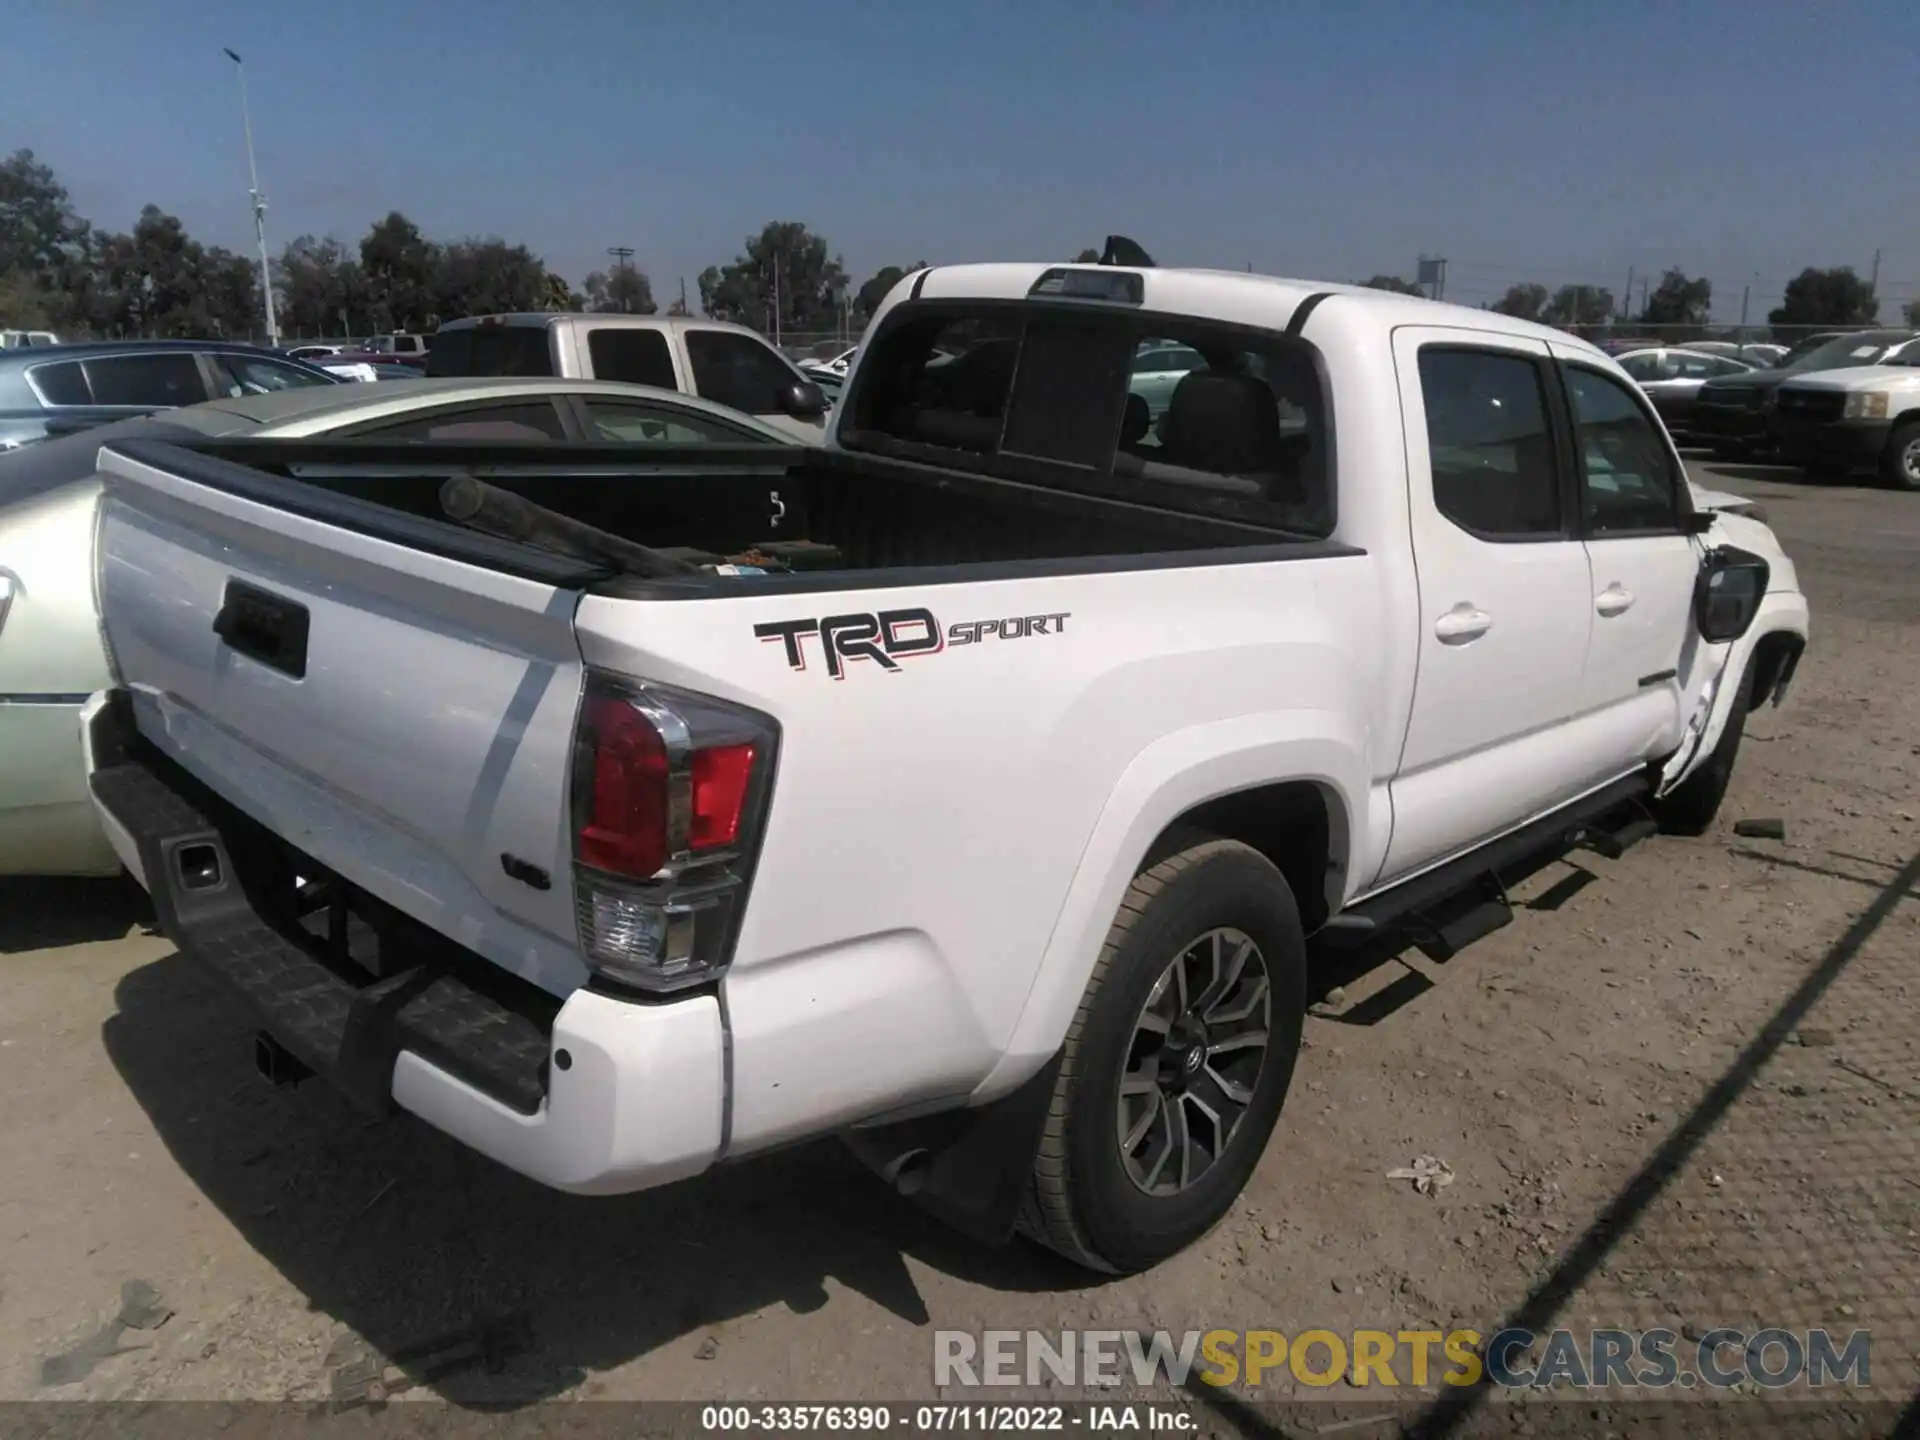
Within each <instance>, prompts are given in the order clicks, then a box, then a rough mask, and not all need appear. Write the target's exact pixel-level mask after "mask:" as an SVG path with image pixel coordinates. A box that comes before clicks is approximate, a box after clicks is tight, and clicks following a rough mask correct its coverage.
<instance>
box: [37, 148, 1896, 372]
mask: <svg viewBox="0 0 1920 1440" xmlns="http://www.w3.org/2000/svg"><path fill="white" fill-rule="evenodd" d="M1073 258H1074V260H1075V261H1076V262H1077V263H1083V264H1085V263H1091V262H1094V261H1097V260H1098V259H1099V258H1100V252H1099V251H1098V250H1093V249H1086V250H1082V251H1080V252H1079V253H1078V254H1077V255H1075V256H1074V257H1073ZM925 264H926V262H925V261H924V260H922V261H918V262H916V263H915V264H913V265H885V266H882V267H881V268H880V269H879V270H878V271H877V272H876V273H875V274H873V275H872V276H871V277H869V278H868V279H867V280H866V281H864V282H863V283H861V284H859V285H855V284H854V283H853V281H852V278H851V277H850V276H849V275H848V273H847V269H846V265H845V262H844V260H843V259H842V257H841V256H840V255H838V254H837V253H835V252H834V251H833V248H832V247H831V246H830V245H829V244H828V243H827V241H826V240H825V238H823V237H822V236H820V235H817V234H814V233H813V232H812V231H811V230H810V229H809V228H808V227H807V226H806V225H805V224H803V223H801V222H799V221H797V220H775V221H770V222H768V223H767V224H766V225H765V226H763V227H762V228H761V230H760V232H759V233H758V234H757V235H750V236H748V237H746V239H745V240H744V241H743V242H742V245H741V250H740V253H739V254H738V255H736V256H735V257H734V258H733V259H732V260H731V261H729V262H728V263H726V264H724V265H709V266H708V267H707V268H706V269H704V270H703V271H701V272H700V275H699V277H698V282H697V283H698V303H699V306H700V309H701V310H702V312H704V313H705V314H707V315H709V316H712V317H713V318H715V319H720V320H735V321H739V322H740V323H742V324H746V325H751V326H753V327H755V328H756V329H759V330H763V331H766V332H769V333H774V332H778V333H782V334H787V335H802V334H812V335H825V334H848V335H852V334H857V333H858V331H859V329H860V327H862V326H863V325H864V324H865V323H866V321H867V319H868V317H870V316H871V315H872V314H873V312H874V311H875V310H876V309H877V308H878V307H879V305H880V302H881V301H882V300H884V299H885V298H886V295H887V292H888V291H889V290H891V289H892V288H893V286H894V285H895V284H897V283H898V282H899V281H900V279H901V278H902V277H903V276H905V275H908V274H910V273H912V272H913V271H914V270H916V269H919V268H922V267H924V266H925ZM272 275H273V287H274V302H275V308H276V311H277V313H278V318H279V322H280V329H281V332H282V333H283V334H285V335H289V336H321V335H365V334H377V333H380V332H382V331H388V330H430V329H432V328H433V327H434V326H435V325H437V324H439V323H440V322H442V321H445V320H452V319H457V318H459V317H461V316H464V315H488V314H499V313H502V312H506V311H515V310H594V311H626V312H629V313H632V314H638V315H651V314H654V313H656V312H657V311H658V309H659V306H658V304H657V302H656V300H655V298H654V293H653V282H652V280H651V278H650V277H649V276H648V275H647V273H646V272H645V271H644V270H641V269H639V268H637V267H635V266H632V265H630V264H615V265H612V266H609V267H608V268H607V269H604V270H594V271H592V272H591V273H589V274H588V275H586V276H585V277H583V278H582V280H581V282H580V284H579V285H578V286H575V285H573V284H572V283H570V282H569V281H568V280H567V279H566V278H565V277H564V276H562V275H560V274H559V273H557V272H556V271H553V270H550V269H549V268H548V267H547V265H546V262H545V261H544V260H542V259H541V257H540V256H538V255H536V254H534V253H533V252H532V251H531V250H529V249H528V248H527V247H526V246H525V245H516V244H510V243H508V242H507V241H506V240H504V239H502V238H500V237H499V236H468V237H466V238H464V239H457V240H446V241H440V240H433V239H430V238H429V237H427V236H426V235H424V234H422V233H421V230H420V227H419V226H418V225H416V224H415V223H414V222H413V221H412V220H410V219H409V218H408V217H407V216H405V215H403V214H402V213H400V212H399V211H397V210H395V211H392V212H389V213H388V214H387V215H386V216H385V217H384V218H382V219H380V220H377V221H375V222H374V223H373V225H372V226H370V227H369V228H368V230H367V232H366V234H365V235H363V236H362V237H361V238H360V240H359V241H358V242H357V243H352V244H350V243H348V242H346V241H343V240H341V239H339V238H337V237H335V236H330V235H329V236H314V235H302V236H300V237H298V238H297V239H295V240H293V241H291V242H289V243H288V244H286V245H285V246H283V247H282V249H281V251H280V253H279V256H278V257H277V258H276V259H275V260H274V262H273V265H272ZM1363 283H1364V284H1366V285H1368V286H1370V287H1372V288H1374V289H1381V290H1395V291H1401V292H1405V293H1407V294H1419V293H1421V292H1420V289H1419V287H1418V286H1416V285H1414V284H1412V283H1410V282H1409V281H1406V280H1403V279H1401V278H1400V277H1398V276H1394V275H1375V276H1373V277H1372V278H1371V279H1369V280H1367V281H1365V282H1363ZM682 289H683V291H684V287H682ZM1712 301H1713V286H1712V283H1711V282H1710V281H1708V280H1706V279H1704V278H1696V277H1690V276H1688V275H1686V274H1685V273H1683V272H1682V271H1680V270H1668V271H1667V272H1666V274H1665V275H1663V276H1662V277H1661V279H1660V282H1659V284H1658V286H1657V287H1649V289H1648V290H1647V292H1646V294H1645V297H1644V303H1643V304H1642V305H1641V307H1640V310H1639V313H1638V314H1637V315H1633V314H1631V313H1629V307H1627V306H1622V305H1620V304H1618V303H1616V301H1615V298H1614V295H1613V292H1612V291H1611V290H1610V289H1608V288H1606V287H1605V286H1598V285H1562V286H1560V287H1558V288H1557V289H1555V290H1551V291H1550V290H1549V289H1548V288H1547V287H1546V286H1545V285H1541V284H1534V283H1527V284H1519V285H1514V286H1512V287H1510V288H1509V289H1508V290H1507V292H1506V294H1504V295H1503V296H1501V297H1500V298H1499V299H1498V300H1495V301H1493V302H1491V303H1490V304H1488V305H1487V306H1485V307H1484V308H1486V309H1489V310H1494V311H1498V312H1499V313H1501V314H1503V315H1514V316H1518V317H1520V318H1522V319H1527V320H1538V321H1541V322H1543V323H1545V324H1548V325H1556V326H1560V327H1562V328H1564V329H1569V330H1575V331H1579V332H1581V333H1592V332H1597V331H1599V330H1603V329H1607V328H1610V327H1617V326H1620V325H1623V324H1638V325H1647V326H1661V327H1665V328H1664V329H1663V333H1667V334H1673V333H1676V332H1683V331H1684V330H1686V329H1689V328H1692V329H1705V328H1706V325H1707V317H1708V315H1709V313H1710V311H1711V308H1712ZM688 308H689V302H687V301H683V300H682V299H680V298H677V297H676V298H675V299H674V300H673V301H672V303H671V304H670V305H669V306H668V307H667V313H668V314H679V313H686V310H687V309H688ZM1879 311H1880V302H1879V300H1878V298H1877V297H1876V296H1875V295H1874V293H1873V288H1872V286H1871V285H1870V284H1869V283H1868V282H1867V281H1865V280H1862V279H1861V278H1860V277H1859V276H1858V275H1856V274H1855V273H1854V271H1853V270H1852V268H1851V267H1848V266H1841V267H1838V268H1836V269H1827V270H1821V269H1816V268H1813V267H1809V268H1807V269H1805V270H1803V271H1801V272H1800V274H1799V275H1798V276H1796V277H1795V278H1794V279H1793V280H1791V281H1789V282H1788V284H1787V287H1786V293H1785V295H1784V297H1783V300H1782V303H1781V304H1780V305H1779V306H1777V307H1776V308H1774V309H1773V310H1771V311H1769V312H1768V315H1767V320H1768V322H1769V323H1770V324H1772V325H1774V326H1776V327H1779V328H1780V330H1781V332H1782V333H1783V334H1788V333H1791V332H1793V331H1795V330H1802V329H1805V328H1806V327H1810V326H1845V325H1870V324H1872V323H1874V322H1875V321H1876V320H1877V319H1878V318H1879ZM1905 311H1906V319H1907V321H1908V323H1910V324H1913V325H1916V326H1920V301H1914V302H1912V303H1910V304H1908V305H1907V306H1906V307H1905ZM263 318H264V317H263V315H262V311H261V306H260V288H259V270H258V268H257V265H256V262H255V260H254V259H253V257H251V256H248V255H242V254H239V253H236V252H234V251H232V250H228V249H225V248H224V247H222V246H219V245H206V244H203V243H201V242H200V241H198V240H196V239H194V238H193V237H192V236H191V235H189V234H188V233H187V230H186V227H185V226H184V225H183V224H182V223H181V221H180V219H179V217H178V216H176V215H170V214H168V213H167V212H166V211H164V210H162V209H160V207H158V206H157V205H148V206H146V207H145V208H144V209H142V210H141V212H140V215H139V218H138V219H137V220H136V221H135V222H134V225H133V228H132V229H131V230H129V231H126V232H124V233H122V232H116V231H110V230H104V229H101V228H99V227H98V226H95V225H94V224H92V223H91V222H90V221H88V220H86V219H84V218H83V217H81V216H80V215H78V214H77V213H76V212H75V210H74V207H73V204H72V200H71V198H70V197H69V195H68V192H67V189H66V187H65V186H64V185H62V184H61V183H60V180H59V177H58V176H57V175H55V173H54V172H53V170H52V169H51V168H50V167H49V166H47V165H45V164H44V163H42V162H41V161H40V160H38V159H37V158H36V157H35V156H34V154H33V152H32V151H31V150H19V151H16V152H14V154H12V155H11V156H9V157H7V158H6V159H5V160H4V161H0V324H4V325H5V326H7V327H8V328H13V329H52V330H55V331H58V332H59V333H61V334H63V335H67V334H71V335H95V336H122V335H141V336H180V337H193V336H219V337H235V338H237V337H244V336H250V335H257V334H260V333H262V331H263V330H264V323H263Z"/></svg>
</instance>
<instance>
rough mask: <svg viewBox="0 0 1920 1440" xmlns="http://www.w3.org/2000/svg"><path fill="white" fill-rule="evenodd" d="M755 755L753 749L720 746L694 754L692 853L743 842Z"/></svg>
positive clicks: (689, 840) (689, 835)
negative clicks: (741, 840) (742, 832)
mask: <svg viewBox="0 0 1920 1440" xmlns="http://www.w3.org/2000/svg"><path fill="white" fill-rule="evenodd" d="M753 755H754V747H753V746H751V745H716V746H714V747H713V748H712V749H710V750H696V751H695V752H694V754H693V804H692V806H691V807H690V808H691V810H692V814H691V815H690V816H689V818H688V822H687V848H688V849H690V850H712V849H716V848H718V847H720V846H724V845H731V844H733V843H734V842H735V841H736V840H738V839H739V838H740V817H741V815H742V813H744V812H745V810H746V808H747V784H748V782H749V781H750V780H752V779H753Z"/></svg>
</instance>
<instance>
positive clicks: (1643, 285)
mask: <svg viewBox="0 0 1920 1440" xmlns="http://www.w3.org/2000/svg"><path fill="white" fill-rule="evenodd" d="M1640 313H1641V314H1642V315H1644V314H1646V313H1647V282H1646V281H1645V280H1642V281H1641V282H1640Z"/></svg>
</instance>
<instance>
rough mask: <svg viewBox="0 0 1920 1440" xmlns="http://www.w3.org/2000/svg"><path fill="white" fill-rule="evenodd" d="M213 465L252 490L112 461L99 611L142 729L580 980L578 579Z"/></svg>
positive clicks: (343, 858)
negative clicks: (405, 538)
mask: <svg viewBox="0 0 1920 1440" xmlns="http://www.w3.org/2000/svg"><path fill="white" fill-rule="evenodd" d="M197 458H198V463H199V466H200V467H207V466H213V467H219V468H220V469H224V470H227V471H232V472H234V477H235V483H233V484H226V483H220V477H219V475H218V474H217V473H214V472H206V471H204V469H196V470H195V472H194V473H195V475H196V476H197V477H198V478H188V476H186V475H184V474H182V473H177V472H176V470H175V469H174V468H172V467H167V468H162V467H160V466H157V465H154V464H150V463H147V462H146V461H145V460H144V459H135V458H132V457H130V456H128V455H126V454H121V453H117V452H116V451H115V450H114V449H112V448H110V447H109V448H105V449H103V450H102V452H101V457H100V470H101V474H102V478H103V480H104V482H105V486H106V492H105V497H104V501H103V504H102V507H101V519H100V531H99V538H98V557H97V563H98V575H99V599H100V610H101V616H102V623H103V626H104V629H105V633H106V638H107V642H108V646H109V651H110V656H111V659H112V662H113V667H114V670H115V672H116V674H117V675H118V677H119V679H120V682H121V683H122V684H123V685H124V686H125V687H126V688H127V689H128V690H129V691H130V692H131V695H132V698H133V706H134V712H135V717H136V720H137V723H138V726H139V729H140V731H141V733H142V734H143V735H144V736H145V737H146V738H147V739H148V740H149V741H151V742H152V743H153V744H154V745H156V746H157V747H158V748H159V749H160V750H161V751H162V752H163V753H164V754H166V755H168V756H170V757H171V758H173V759H174V760H176V761H177V762H179V764H181V765H182V766H183V767H184V768H185V769H187V770H188V771H190V772H191V773H192V774H194V775H195V776H196V777H198V778H199V779H200V780H202V781H203V782H205V783H206V784H208V785H209V786H211V787H212V788H213V789H215V790H216V791H217V792H219V794H221V795H222V796H224V797H225V798H227V799H228V800H230V801H231V802H232V803H234V804H235V805H237V806H238V807H239V808H241V809H242V810H244V811H246V812H248V813H249V814H251V815H252V816H253V818H254V819H256V820H258V821H260V822H261V823H262V824H264V825H265V826H266V827H267V828H268V829H270V830H271V831H273V832H274V833H275V834H277V835H279V836H280V837H281V838H283V839H284V840H286V841H288V842H289V843H290V844H292V845H294V846H296V847H297V848H298V849H300V850H301V851H303V852H305V853H306V854H307V855H309V856H311V857H312V858H313V859H315V860H317V861H319V862H320V863H321V864H322V865H324V866H326V867H328V868H330V869H331V870H333V871H335V872H336V873H338V874H339V875H341V876H343V877H345V878H346V879H347V880H349V881H351V882H352V883H354V884H356V885H358V886H360V887H362V888H363V889H365V890H367V891H369V892H370V893H372V894H373V895H375V896H377V897H378V898H379V899H381V900H384V901H386V902H387V903H388V904H390V905H392V906H394V907H395V908H396V909H398V910H400V911H402V912H404V913H405V914H408V915H411V916H412V917H413V918H414V919H416V920H419V921H420V922H422V923H423V924H425V925H428V926H430V927H431V928H433V929H434V930H437V931H439V932H440V933H441V934H443V935H446V936H448V937H450V938H452V939H453V940H455V941H457V942H458V943H460V944H462V945H465V946H466V947H468V948H469V949H471V950H473V951H476V952H477V953H479V954H481V955H483V956H485V957H486V958H487V959H489V960H491V961H493V962H494V963H496V964H498V965H500V966H502V967H504V968H506V969H507V970H510V971H512V972H514V973H515V974H518V975H520V976H522V977H523V978H525V979H527V980H529V981H531V982H533V983H534V984H536V985H538V986H540V987H541V988H543V989H545V990H548V991H549V992H551V993H554V994H558V995H564V994H566V993H567V992H569V991H570V990H572V989H573V988H574V987H575V986H576V985H578V984H579V983H580V982H581V981H582V980H584V979H585V976H586V970H585V967H584V965H583V964H582V962H581V960H580V958H579V951H578V946H577V941H576V938H575V925H574V916H573V912H572V902H571V894H572V887H571V885H570V884H569V883H568V875H569V869H570V843H571V842H570V838H569V835H568V832H567V828H566V815H565V813H564V807H565V805H566V803H567V799H566V797H567V767H568V761H569V757H570V753H571V737H572V727H573V721H574V714H575V710H576V708H577V706H578V703H579V697H580V689H581V679H582V676H581V670H582V666H581V660H580V653H579V648H578V646H577V644H576V642H575V639H574V634H573V614H574V609H575V606H576V604H577V601H578V594H577V592H576V591H575V590H574V589H572V588H570V584H569V582H568V580H567V579H566V578H565V577H564V576H559V577H555V576H545V577H541V576H537V575H536V576H529V575H527V574H518V575H516V574H507V573H502V572H501V571H500V570H498V569H494V568H490V567H484V566H480V565H475V564H469V563H466V562H464V561H461V560H458V559H453V558H448V557H447V556H445V555H441V554H432V553H427V552H426V551H423V550H420V549H415V548H411V547H409V546H407V545H404V544H400V543H396V542H395V541H393V540H388V539H382V538H379V537H378V536H374V535H368V534H363V533H358V532H356V531H353V530H349V529H346V528H342V527H341V526H338V525H333V524H328V523H327V522H326V520H325V519H324V518H317V516H323V515H324V507H318V508H317V510H316V509H309V510H308V511H307V513H294V512H292V511H289V510H288V509H285V508H280V507H279V506H276V505H273V504H267V503H263V501H262V500H259V499H254V498H249V496H248V494H247V493H246V485H245V484H244V483H239V480H238V477H239V476H240V475H241V474H243V473H244V472H239V471H238V470H237V467H231V466H222V464H221V462H218V461H211V460H207V459H205V458H204V457H197ZM280 483H285V482H280ZM408 523H415V524H417V523H422V522H411V521H409V522H408ZM556 568H563V567H556ZM509 871H511V872H513V873H511V874H510V873H509ZM543 879H545V880H546V882H547V883H546V884H545V885H544V886H543V885H542V884H541V881H542V880H543Z"/></svg>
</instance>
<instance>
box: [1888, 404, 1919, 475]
mask: <svg viewBox="0 0 1920 1440" xmlns="http://www.w3.org/2000/svg"><path fill="white" fill-rule="evenodd" d="M1880 478H1881V479H1883V480H1885V481H1886V482H1887V484H1889V485H1891V486H1893V487H1894V488H1895V489H1896V490H1920V420H1909V421H1907V423H1906V424H1904V425H1899V426H1896V427H1895V428H1894V432H1893V434H1891V435H1889V436H1888V437H1887V448H1886V449H1885V450H1884V451H1883V452H1881V456H1880Z"/></svg>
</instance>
